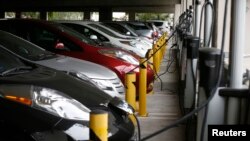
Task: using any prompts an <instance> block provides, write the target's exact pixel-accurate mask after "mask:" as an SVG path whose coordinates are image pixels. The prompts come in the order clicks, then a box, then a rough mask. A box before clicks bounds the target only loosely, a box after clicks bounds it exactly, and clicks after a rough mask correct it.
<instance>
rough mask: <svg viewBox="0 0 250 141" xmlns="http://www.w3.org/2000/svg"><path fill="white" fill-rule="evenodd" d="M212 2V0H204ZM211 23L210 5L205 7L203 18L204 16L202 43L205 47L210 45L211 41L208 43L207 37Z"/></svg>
mask: <svg viewBox="0 0 250 141" xmlns="http://www.w3.org/2000/svg"><path fill="white" fill-rule="evenodd" d="M206 1H210V2H211V3H213V0H206ZM211 25H212V8H211V6H210V5H206V7H205V18H204V45H205V47H211V42H210V43H209V37H210V33H211Z"/></svg>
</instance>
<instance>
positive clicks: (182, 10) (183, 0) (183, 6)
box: [181, 0, 186, 13]
mask: <svg viewBox="0 0 250 141" xmlns="http://www.w3.org/2000/svg"><path fill="white" fill-rule="evenodd" d="M185 3H186V2H185V0H181V13H183V12H185V11H186V7H185Z"/></svg>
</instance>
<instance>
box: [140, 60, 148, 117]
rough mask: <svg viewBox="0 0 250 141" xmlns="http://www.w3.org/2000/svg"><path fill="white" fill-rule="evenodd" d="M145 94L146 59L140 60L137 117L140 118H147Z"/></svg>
mask: <svg viewBox="0 0 250 141" xmlns="http://www.w3.org/2000/svg"><path fill="white" fill-rule="evenodd" d="M142 63H143V64H142ZM146 94H147V62H146V58H141V59H140V74H139V116H142V117H146V116H148V113H147V95H146Z"/></svg>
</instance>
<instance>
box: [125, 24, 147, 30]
mask: <svg viewBox="0 0 250 141" xmlns="http://www.w3.org/2000/svg"><path fill="white" fill-rule="evenodd" d="M127 24H128V25H129V26H130V27H131V28H133V29H135V30H150V27H148V26H146V25H145V24H143V23H127Z"/></svg>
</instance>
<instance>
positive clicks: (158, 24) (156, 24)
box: [154, 22, 163, 26]
mask: <svg viewBox="0 0 250 141" xmlns="http://www.w3.org/2000/svg"><path fill="white" fill-rule="evenodd" d="M154 25H155V26H162V25H163V22H154Z"/></svg>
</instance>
